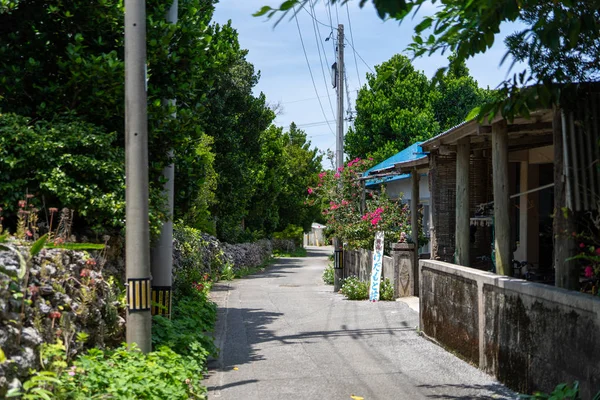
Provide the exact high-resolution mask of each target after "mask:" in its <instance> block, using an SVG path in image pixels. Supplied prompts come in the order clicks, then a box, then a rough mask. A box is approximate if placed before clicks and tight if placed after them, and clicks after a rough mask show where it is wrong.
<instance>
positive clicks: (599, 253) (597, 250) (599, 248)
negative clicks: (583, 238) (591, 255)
mask: <svg viewBox="0 0 600 400" xmlns="http://www.w3.org/2000/svg"><path fill="white" fill-rule="evenodd" d="M596 255H598V256H600V247H596Z"/></svg>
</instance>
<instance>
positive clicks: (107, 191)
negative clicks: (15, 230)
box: [0, 114, 125, 231]
mask: <svg viewBox="0 0 600 400" xmlns="http://www.w3.org/2000/svg"><path fill="white" fill-rule="evenodd" d="M115 139H116V133H114V132H112V133H108V132H106V131H105V130H104V129H103V128H101V127H98V126H96V125H93V124H90V123H86V122H82V121H80V120H77V119H75V120H74V119H71V118H69V117H64V118H58V119H56V120H55V121H53V122H48V121H44V120H39V121H37V122H34V121H32V120H31V119H30V118H26V117H21V116H18V115H15V114H0V170H1V171H2V174H1V175H0V204H2V205H3V208H4V213H5V215H13V216H14V215H16V213H17V211H18V202H19V200H22V199H24V198H25V192H26V191H29V193H30V194H38V195H37V196H35V198H33V199H31V201H30V203H32V204H33V203H36V204H35V205H36V206H38V207H40V206H42V201H43V202H44V203H45V204H46V205H50V206H55V205H61V206H63V207H68V208H71V209H76V210H77V214H78V215H79V216H82V217H83V218H85V219H86V220H87V223H88V226H89V227H90V228H93V229H95V230H96V231H103V230H107V229H110V228H115V227H119V226H121V224H122V220H123V218H124V216H125V212H124V207H125V205H124V193H125V179H124V164H123V162H124V154H123V149H122V148H120V147H118V146H114V144H115ZM38 192H39V193H38Z"/></svg>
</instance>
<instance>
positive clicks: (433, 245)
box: [428, 153, 438, 260]
mask: <svg viewBox="0 0 600 400" xmlns="http://www.w3.org/2000/svg"><path fill="white" fill-rule="evenodd" d="M428 157H429V193H430V195H429V213H430V214H431V220H430V221H429V242H430V245H429V247H430V250H429V253H430V257H429V258H430V259H432V260H436V259H437V257H438V240H437V235H436V225H437V220H438V214H437V212H436V208H437V204H436V201H435V194H436V193H437V190H438V188H437V175H436V174H437V167H436V156H435V154H433V153H431V154H429V156H428Z"/></svg>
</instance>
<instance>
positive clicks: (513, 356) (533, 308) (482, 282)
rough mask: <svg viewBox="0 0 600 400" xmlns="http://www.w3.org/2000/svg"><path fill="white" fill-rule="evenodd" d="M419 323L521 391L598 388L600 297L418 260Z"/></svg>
mask: <svg viewBox="0 0 600 400" xmlns="http://www.w3.org/2000/svg"><path fill="white" fill-rule="evenodd" d="M419 264H420V265H419V269H420V274H419V275H420V298H419V303H420V304H419V305H420V326H421V331H422V332H423V333H424V334H425V335H426V336H428V337H430V338H432V339H434V340H436V341H437V342H439V343H440V344H441V345H442V346H444V347H445V348H447V349H448V350H450V351H452V352H454V353H455V354H457V355H459V356H460V357H462V358H464V359H465V360H467V361H469V362H470V363H472V364H474V365H477V366H479V368H480V369H482V370H484V371H485V372H487V373H489V374H491V375H493V376H495V377H496V378H497V379H498V380H499V381H500V382H502V383H504V384H506V385H507V386H508V387H510V388H512V389H514V390H517V391H519V392H521V393H532V392H533V391H536V390H540V391H544V392H551V391H552V390H553V389H554V387H555V386H556V385H557V384H559V383H561V382H573V381H575V380H577V381H579V383H580V388H581V396H582V399H584V400H585V399H591V398H592V396H593V395H594V394H595V393H596V392H598V390H600V335H598V332H600V299H599V298H597V297H592V296H590V295H586V294H581V293H578V292H573V291H568V290H564V289H560V288H555V287H553V286H548V285H542V284H537V283H532V282H528V281H524V280H520V279H514V278H509V277H504V276H499V275H496V274H492V273H489V272H482V271H478V270H474V269H471V268H466V267H461V266H456V265H454V264H449V263H445V262H442V261H434V260H421V261H420V263H419Z"/></svg>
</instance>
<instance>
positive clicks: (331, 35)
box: [325, 1, 335, 53]
mask: <svg viewBox="0 0 600 400" xmlns="http://www.w3.org/2000/svg"><path fill="white" fill-rule="evenodd" d="M326 3H327V7H326V8H325V11H327V15H328V16H329V24H330V25H332V26H333V19H332V18H331V2H329V1H327V2H326ZM329 35H330V38H331V45H332V46H333V52H334V53H335V40H334V38H333V28H332V30H331V33H330V34H329Z"/></svg>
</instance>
